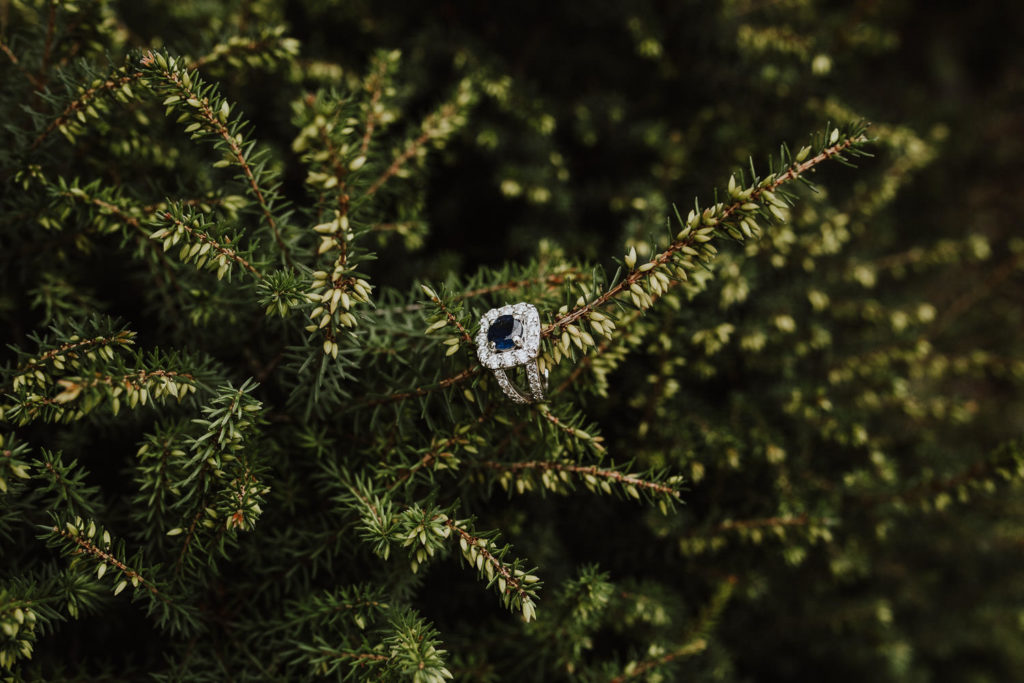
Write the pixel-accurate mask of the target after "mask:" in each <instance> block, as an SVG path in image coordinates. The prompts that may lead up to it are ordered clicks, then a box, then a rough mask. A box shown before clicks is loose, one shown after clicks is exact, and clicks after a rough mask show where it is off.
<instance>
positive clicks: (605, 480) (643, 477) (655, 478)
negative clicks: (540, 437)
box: [475, 460, 682, 514]
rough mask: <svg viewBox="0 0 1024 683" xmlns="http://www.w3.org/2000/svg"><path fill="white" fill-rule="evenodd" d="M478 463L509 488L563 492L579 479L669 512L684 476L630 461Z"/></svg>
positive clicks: (605, 491) (591, 488) (599, 490)
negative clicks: (635, 468)
mask: <svg viewBox="0 0 1024 683" xmlns="http://www.w3.org/2000/svg"><path fill="white" fill-rule="evenodd" d="M475 464H476V465H478V466H480V467H485V468H487V469H490V470H493V471H494V472H495V473H496V474H495V477H496V479H497V481H498V483H499V484H501V487H502V488H503V489H505V490H506V491H509V492H512V491H515V492H517V493H526V492H528V491H533V490H535V489H537V488H540V489H541V490H547V491H551V492H552V493H557V494H562V495H564V494H567V493H569V492H571V491H572V490H573V489H574V488H575V486H576V484H577V483H582V484H583V486H584V487H585V488H586V489H587V490H589V491H591V492H593V493H602V494H607V495H619V496H621V497H624V498H632V499H634V500H647V501H649V502H652V503H657V505H658V507H659V509H660V510H661V512H662V513H663V514H668V513H669V512H670V511H671V510H672V508H673V506H674V505H675V504H676V503H678V502H679V501H680V493H679V489H678V487H679V485H680V484H681V483H682V477H680V476H667V475H665V474H663V473H659V472H646V473H641V474H636V473H632V472H630V471H629V465H628V464H627V465H625V466H616V465H611V466H605V467H599V466H597V465H579V464H576V463H574V462H572V461H569V460H565V461H550V460H527V461H522V462H495V461H493V460H481V461H479V462H478V463H475Z"/></svg>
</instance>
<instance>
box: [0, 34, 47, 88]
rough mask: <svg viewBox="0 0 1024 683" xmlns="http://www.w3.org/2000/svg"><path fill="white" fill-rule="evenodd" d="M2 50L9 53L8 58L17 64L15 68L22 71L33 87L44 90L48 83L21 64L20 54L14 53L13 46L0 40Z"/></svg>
mask: <svg viewBox="0 0 1024 683" xmlns="http://www.w3.org/2000/svg"><path fill="white" fill-rule="evenodd" d="M0 52H3V53H4V54H5V55H7V58H8V59H10V60H11V64H13V65H14V66H15V68H16V69H17V70H18V71H19V72H20V73H21V75H23V76H24V77H25V78H27V79H28V82H29V83H31V84H32V87H34V88H35V89H36V90H42V89H43V88H44V87H46V84H45V83H44V82H43V81H41V80H40V79H39V78H38V77H37V76H36V75H35V74H33V73H31V72H29V71H28V70H27V69H26V68H25V67H23V66H22V65H21V60H19V59H18V55H16V54H14V52H13V51H12V50H11V48H9V47H8V46H7V44H6V43H4V42H0Z"/></svg>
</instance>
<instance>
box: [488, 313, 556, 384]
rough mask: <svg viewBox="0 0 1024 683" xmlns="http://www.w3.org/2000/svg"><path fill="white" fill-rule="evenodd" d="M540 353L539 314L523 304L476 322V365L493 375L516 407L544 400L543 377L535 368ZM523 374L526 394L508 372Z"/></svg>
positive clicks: (544, 376)
mask: <svg viewBox="0 0 1024 683" xmlns="http://www.w3.org/2000/svg"><path fill="white" fill-rule="evenodd" d="M539 353H540V314H539V313H537V309H536V308H535V307H534V306H533V305H531V304H527V303H517V304H509V305H508V306H502V307H501V308H492V309H491V310H489V311H487V313H485V314H484V315H483V317H482V318H481V319H480V330H479V331H478V332H477V336H476V355H477V358H479V359H480V363H481V364H482V365H483V366H484V367H485V368H487V369H488V370H490V371H491V372H493V373H494V378H495V379H496V380H497V381H498V386H500V387H501V390H502V391H504V392H505V395H506V396H508V397H509V398H510V399H512V400H513V401H514V402H516V403H536V402H537V401H543V400H544V391H545V389H546V388H547V379H548V378H547V373H546V372H545V373H541V372H540V368H538V367H537V356H538V355H539ZM518 367H522V368H525V370H526V382H527V387H528V390H526V391H524V390H523V389H521V388H520V387H519V386H517V385H516V384H515V383H513V382H512V381H511V380H510V379H509V376H508V373H506V370H507V369H509V368H518Z"/></svg>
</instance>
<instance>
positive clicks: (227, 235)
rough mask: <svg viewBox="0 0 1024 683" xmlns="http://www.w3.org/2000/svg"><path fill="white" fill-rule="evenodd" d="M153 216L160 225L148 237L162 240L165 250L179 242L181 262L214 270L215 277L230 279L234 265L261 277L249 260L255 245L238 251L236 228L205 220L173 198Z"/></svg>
mask: <svg viewBox="0 0 1024 683" xmlns="http://www.w3.org/2000/svg"><path fill="white" fill-rule="evenodd" d="M156 220H157V224H158V225H160V226H161V227H159V228H157V229H156V230H154V231H153V232H152V233H151V234H150V235H149V238H150V239H151V240H156V241H158V242H162V244H163V248H164V251H168V250H170V249H172V248H173V247H176V246H178V244H179V243H180V244H181V249H180V251H179V252H178V258H179V259H181V261H182V262H183V263H189V262H190V261H192V262H195V267H196V268H197V269H199V270H202V269H203V268H206V269H207V270H214V271H216V272H217V279H218V280H220V279H222V278H223V277H224V276H225V275H227V276H228V280H230V279H231V269H232V268H233V267H241V268H242V269H243V270H245V271H247V272H249V273H250V274H251V275H253V276H254V277H255V278H256V279H258V280H262V279H263V274H262V273H260V271H259V270H257V268H256V267H255V266H254V265H253V264H252V261H253V259H254V256H253V250H254V249H255V245H250V246H249V248H248V249H246V251H245V252H240V251H239V250H238V249H237V246H235V245H237V242H238V233H237V232H234V233H231V232H228V231H227V230H226V228H225V226H223V225H222V224H221V223H220V222H217V221H213V222H208V221H207V218H206V215H205V214H203V213H201V212H198V211H196V210H195V208H194V207H191V206H188V205H184V204H179V203H174V202H172V203H170V204H169V205H168V207H167V209H166V210H164V211H161V212H159V213H158V214H157V216H156ZM229 245H230V246H229Z"/></svg>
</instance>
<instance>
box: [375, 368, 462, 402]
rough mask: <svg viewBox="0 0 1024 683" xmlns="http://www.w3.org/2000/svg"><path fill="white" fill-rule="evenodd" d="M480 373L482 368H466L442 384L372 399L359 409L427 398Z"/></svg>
mask: <svg viewBox="0 0 1024 683" xmlns="http://www.w3.org/2000/svg"><path fill="white" fill-rule="evenodd" d="M479 372H480V366H474V367H471V368H466V369H465V370H463V371H462V372H460V373H458V374H457V375H452V376H451V377H445V378H444V379H442V380H441V381H440V382H437V383H436V384H431V385H428V386H424V387H418V388H416V389H412V390H410V391H402V392H399V393H396V394H389V395H387V396H380V397H378V398H372V399H370V400H369V401H364V402H363V403H360V404H359V407H362V408H365V407H369V406H377V405H383V404H387V403H397V402H398V401H404V400H406V399H409V398H414V397H416V396H425V395H427V394H429V393H430V392H432V391H438V390H439V389H446V388H448V387H450V386H452V385H453V384H458V383H459V382H462V381H464V380H467V379H469V378H471V377H474V376H475V375H477V374H479Z"/></svg>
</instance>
